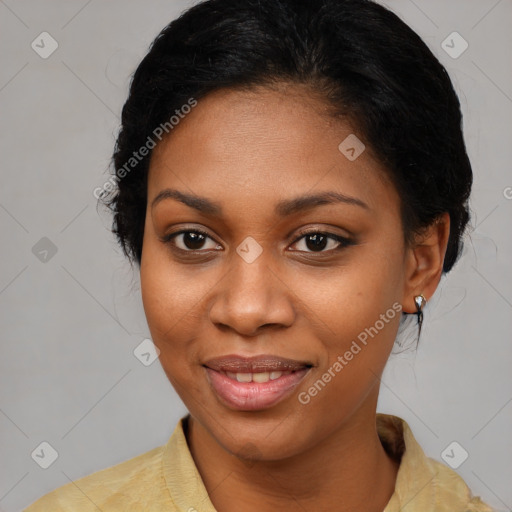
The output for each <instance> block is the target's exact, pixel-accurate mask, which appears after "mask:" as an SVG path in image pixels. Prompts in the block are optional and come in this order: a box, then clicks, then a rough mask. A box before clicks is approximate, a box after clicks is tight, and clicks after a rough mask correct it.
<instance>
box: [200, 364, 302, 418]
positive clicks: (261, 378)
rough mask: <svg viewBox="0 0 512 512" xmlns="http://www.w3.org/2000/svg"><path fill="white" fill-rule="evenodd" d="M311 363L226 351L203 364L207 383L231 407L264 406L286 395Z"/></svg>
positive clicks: (256, 408) (246, 409)
mask: <svg viewBox="0 0 512 512" xmlns="http://www.w3.org/2000/svg"><path fill="white" fill-rule="evenodd" d="M311 366H312V364H311V363H310V362H307V361H297V360H294V359H287V358H282V357H277V356H272V355H260V356H254V357H241V356H236V355H228V356H223V357H218V358H215V359H210V360H209V361H207V362H206V363H205V364H204V367H205V368H206V372H207V375H208V380H209V382H210V385H211V387H212V389H213V391H214V393H215V394H216V395H217V397H218V398H219V399H220V401H221V402H223V403H224V405H227V406H228V407H229V408H231V409H235V410H243V411H255V410H262V409H267V408H269V407H272V406H274V405H276V404H277V403H279V402H281V401H282V400H284V399H285V398H287V397H288V396H289V395H290V394H291V393H292V392H293V390H294V389H295V388H296V387H297V386H298V385H299V383H300V382H301V381H302V379H303V378H304V377H305V375H306V374H307V373H308V371H309V369H310V368H311Z"/></svg>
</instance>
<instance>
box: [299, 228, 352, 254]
mask: <svg viewBox="0 0 512 512" xmlns="http://www.w3.org/2000/svg"><path fill="white" fill-rule="evenodd" d="M302 241H303V242H304V245H305V247H306V248H307V249H309V250H304V249H298V250H299V251H302V252H330V251H338V250H341V249H343V248H345V247H348V246H349V245H352V244H353V242H352V240H350V239H349V238H346V237H344V236H341V235H336V234H334V233H326V232H324V231H318V230H317V231H308V232H305V233H304V232H303V233H301V236H300V237H299V238H298V239H297V240H295V242H293V244H292V245H295V244H297V243H298V242H302ZM329 245H330V247H329ZM333 246H334V247H333ZM326 247H329V249H328V250H324V249H325V248H326Z"/></svg>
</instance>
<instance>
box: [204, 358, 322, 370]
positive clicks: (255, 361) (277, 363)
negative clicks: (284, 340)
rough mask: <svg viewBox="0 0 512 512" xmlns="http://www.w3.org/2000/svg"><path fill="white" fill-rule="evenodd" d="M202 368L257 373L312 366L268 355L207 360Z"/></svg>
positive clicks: (303, 362)
mask: <svg viewBox="0 0 512 512" xmlns="http://www.w3.org/2000/svg"><path fill="white" fill-rule="evenodd" d="M204 366H206V367H208V368H211V369H212V370H216V371H219V372H233V373H259V372H272V371H274V372H278V371H282V372H286V371H292V372H293V371H296V370H302V369H304V368H309V367H311V366H313V365H312V364H311V363H309V362H307V361H297V360H295V359H287V358H285V357H278V356H273V355H269V354H262V355H258V356H252V357H243V356H237V355H226V356H221V357H215V358H213V359H209V360H208V361H207V362H206V363H204Z"/></svg>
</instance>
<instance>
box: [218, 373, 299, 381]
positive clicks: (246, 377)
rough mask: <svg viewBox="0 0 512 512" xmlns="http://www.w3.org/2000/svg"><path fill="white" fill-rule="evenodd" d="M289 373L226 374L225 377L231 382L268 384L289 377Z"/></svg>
mask: <svg viewBox="0 0 512 512" xmlns="http://www.w3.org/2000/svg"><path fill="white" fill-rule="evenodd" d="M290 373H292V372H291V371H287V372H281V371H274V372H258V373H233V372H226V375H227V376H228V377H229V378H230V379H233V380H236V381H238V382H259V383H263V382H268V381H269V380H276V379H279V377H281V376H283V375H290Z"/></svg>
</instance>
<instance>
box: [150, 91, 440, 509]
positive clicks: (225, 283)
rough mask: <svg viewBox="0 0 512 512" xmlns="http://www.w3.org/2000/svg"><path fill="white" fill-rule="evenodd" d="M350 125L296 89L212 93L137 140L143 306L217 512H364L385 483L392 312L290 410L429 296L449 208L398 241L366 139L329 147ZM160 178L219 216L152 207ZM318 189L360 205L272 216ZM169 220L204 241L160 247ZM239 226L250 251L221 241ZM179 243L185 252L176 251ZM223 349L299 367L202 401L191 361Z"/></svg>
mask: <svg viewBox="0 0 512 512" xmlns="http://www.w3.org/2000/svg"><path fill="white" fill-rule="evenodd" d="M351 133H354V129H353V128H352V127H351V126H350V125H349V124H348V122H346V121H341V120H339V119H334V118H333V117H332V116H329V114H328V110H327V107H326V105H324V104H323V103H322V102H321V101H320V100H319V99H316V98H315V97H314V96H313V94H312V93H311V91H308V90H306V89H305V88H303V87H299V86H295V85H283V86H282V87H280V88H278V89H276V88H274V89H272V90H270V89H264V88H257V89H254V90H252V91H234V90H222V91H218V92H215V93H213V94H210V95H209V96H207V97H206V98H204V99H202V100H201V101H200V102H199V104H198V106H197V107H195V108H194V109H193V111H192V112H191V113H190V114H189V115H188V116H187V117H186V118H185V119H184V120H183V121H181V123H180V124H179V125H178V126H177V127H176V128H175V129H174V130H173V131H172V132H171V134H170V136H169V137H168V138H167V139H164V140H163V141H162V142H161V143H160V144H159V145H158V146H157V147H156V148H155V150H154V151H153V155H152V159H151V164H150V170H149V177H148V208H147V215H146V224H145V233H144V241H143V252H142V262H141V268H140V272H141V289H142V298H143V304H144V309H145V313H146V317H147V320H148V325H149V328H150V331H151V335H152V338H153V341H154V342H155V344H156V345H157V346H158V348H159V349H160V361H161V364H162V366H163V368H164V370H165V372H166V374H167V376H168V378H169V380H170V382H171V383H172V385H173V386H174V387H175V389H176V391H177V392H178V393H179V395H180V397H181V398H182V400H183V402H184V403H185V405H186V406H187V408H188V410H189V411H190V414H191V419H190V422H189V428H188V431H187V441H188V444H189V447H190V450H191V453H192V456H193V458H194V460H195V462H196V465H197V467H198V470H199V472H200V474H201V476H202V479H203V481H204V483H205V486H206V489H207V490H208V492H209V495H210V499H211V501H212V503H213V504H214V506H215V507H216V509H217V510H219V511H222V512H231V511H239V510H244V511H246V512H252V511H261V510H278V509H279V510H284V511H288V510H290V511H291V510H302V509H303V510H337V511H349V510H350V511H352V510H366V511H368V512H372V511H375V512H377V511H379V512H382V510H383V509H384V507H385V506H386V504H387V502H388V501H389V499H390V497H391V495H392V494H393V491H394V486H395V480H396V473H397V470H398V464H397V463H396V462H395V461H393V460H392V459H391V458H390V457H388V455H387V454H386V452H385V451H384V449H383V447H382V445H381V443H380V440H379V438H378V435H377V431H376V422H375V417H376V406H377V398H378V393H379V383H380V380H379V378H380V376H381V374H382V371H383V369H384V366H385V364H386V362H387V359H388V357H389V355H390V352H391V349H392V347H393V343H394V340H395V337H396V334H397V330H398V326H399V320H400V314H397V315H396V316H395V317H394V319H392V320H389V322H388V323H386V324H385V326H384V328H382V329H381V330H380V331H379V332H378V335H376V336H374V337H373V338H371V339H370V341H369V342H368V344H367V345H366V346H365V347H364V348H363V349H362V350H361V351H360V352H359V353H358V354H357V355H356V356H354V358H353V359H352V360H351V361H350V362H349V363H348V364H347V365H346V366H344V368H343V370H342V371H341V372H339V373H338V374H336V377H334V378H333V379H332V380H331V381H330V382H329V383H328V384H327V385H326V386H325V387H324V388H323V389H322V390H321V392H319V393H318V394H317V395H316V396H315V397H312V398H311V401H310V402H309V403H308V404H307V405H304V404H301V403H300V401H299V400H298V398H297V395H298V393H300V392H304V391H307V390H308V389H309V388H310V387H311V386H312V385H313V384H314V383H315V382H316V381H317V380H318V379H319V378H321V376H322V374H324V373H325V372H326V371H327V370H328V369H329V368H330V367H332V365H333V363H334V362H335V361H336V360H337V357H338V356H340V355H343V354H344V353H345V352H346V351H347V350H348V349H349V348H350V346H351V343H352V341H353V340H355V339H357V336H358V334H359V333H361V332H362V331H364V329H365V328H367V327H370V326H373V325H374V324H375V322H376V321H377V320H378V319H379V318H380V315H381V314H385V313H386V311H387V310H389V309H390V308H391V307H392V305H393V304H394V303H398V304H400V305H402V307H403V310H404V311H405V312H414V311H415V307H414V302H413V301H414V296H415V295H418V294H419V293H423V295H424V296H425V297H426V298H427V300H428V299H429V298H430V297H431V296H432V294H433V293H434V291H435V289H436V287H437V285H438V283H439V280H440V277H441V272H442V264H443V259H444V254H445V251H446V243H447V237H448V233H449V217H448V215H447V214H445V215H443V216H442V217H440V219H439V222H437V223H435V224H434V225H433V226H431V227H430V228H429V229H428V230H427V231H426V232H425V233H423V234H422V236H421V237H418V238H417V240H416V242H415V243H414V244H413V245H410V246H409V245H406V244H405V242H404V236H403V230H402V223H401V218H400V198H399V196H398V194H397V191H396V189H395V187H394V186H393V185H392V183H391V182H390V181H389V179H388V178H387V176H386V174H385V172H384V169H383V168H382V167H381V165H380V164H379V162H378V161H376V160H375V159H374V158H373V157H372V154H371V149H370V148H369V147H368V146H367V149H366V150H365V151H364V152H363V153H362V154H361V156H359V158H357V159H356V160H355V161H353V162H351V161H349V160H348V159H347V158H346V157H345V156H344V155H343V154H342V153H341V152H340V151H339V150H338V145H339V144H340V142H341V141H343V140H344V139H345V138H346V137H347V136H348V135H349V134H351ZM167 188H170V189H177V190H179V191H181V192H183V193H189V194H195V195H198V196H202V197H205V198H208V199H209V200H211V201H214V202H216V203H218V204H219V205H220V206H221V208H222V214H221V215H220V216H212V215H210V214H207V213H203V212H199V211H197V210H196V209H194V208H191V207H190V206H187V205H185V204H183V203H182V202H180V201H178V200H176V199H172V198H169V199H165V200H162V201H160V202H159V203H158V204H157V205H156V206H155V207H154V208H152V201H153V199H154V198H155V197H156V196H157V194H159V192H161V191H162V190H163V189H167ZM324 191H333V192H337V193H341V194H344V195H346V196H351V197H354V198H357V199H359V200H360V201H363V202H364V203H365V204H366V205H367V207H361V206H358V205H355V204H345V203H333V204H328V205H320V206H316V207H312V208H309V209H307V210H303V211H298V212H295V213H294V214H292V215H288V216H285V217H281V216H279V215H277V214H276V213H275V212H274V208H275V206H276V204H277V203H278V202H279V201H282V200H285V199H291V198H295V197H297V196H301V195H304V194H313V193H318V192H324ZM184 228H186V229H189V230H190V231H193V229H194V228H196V229H197V228H199V229H201V230H203V231H206V232H207V233H208V236H209V237H211V238H206V239H205V240H204V242H203V244H202V245H201V244H198V245H197V246H193V245H192V246H190V239H189V238H188V239H185V238H184V236H183V235H178V236H177V237H175V238H174V239H172V240H170V241H167V242H166V243H164V242H163V241H162V238H163V237H164V236H165V235H167V234H169V233H174V232H176V231H179V230H180V229H184ZM304 228H308V229H309V228H315V229H316V230H317V231H320V232H328V233H333V234H335V235H341V236H344V237H347V238H349V239H350V240H352V241H353V244H352V245H347V246H343V245H341V244H340V243H339V242H337V241H336V240H334V239H328V240H329V241H328V242H327V245H326V246H325V247H324V248H323V249H320V251H321V252H318V251H315V247H314V245H312V244H311V243H310V244H309V245H308V244H307V241H308V237H304V236H302V235H301V233H300V230H301V229H304ZM247 236H251V237H252V238H254V239H255V240H256V241H257V243H258V244H259V245H260V247H261V248H262V253H261V254H260V256H259V257H258V258H257V259H256V260H255V261H253V262H252V263H247V262H246V261H244V259H242V258H241V257H240V256H239V254H238V253H237V252H236V248H237V247H238V246H239V245H240V244H241V243H242V241H243V240H244V239H245V238H246V237H247ZM185 243H188V245H185ZM173 244H174V245H173ZM176 247H178V248H181V249H183V250H182V251H181V252H180V251H179V250H178V249H176ZM191 248H192V249H193V248H196V250H197V251H198V252H199V254H196V255H195V256H194V255H192V253H191V252H185V251H186V250H187V249H188V250H189V251H191ZM201 251H202V252H201ZM226 354H238V355H242V356H253V355H257V354H273V355H277V356H281V357H286V358H290V359H298V360H301V361H310V362H311V363H312V365H313V367H312V368H311V369H310V371H309V372H308V374H307V375H306V376H305V378H304V379H303V380H302V382H301V383H300V384H299V387H298V388H297V390H296V392H294V393H293V394H292V395H291V396H289V397H288V398H286V399H285V400H284V401H282V402H281V403H279V404H277V405H275V406H273V407H270V408H268V409H265V410H259V411H250V412H248V411H237V410H233V409H232V408H230V407H227V406H226V405H224V404H223V403H222V402H221V401H220V400H219V399H218V398H217V396H216V394H215V393H214V391H213V390H212V388H211V386H210V384H209V381H208V378H207V375H206V371H205V368H204V367H203V364H204V363H205V362H206V361H207V360H208V359H211V358H213V357H218V356H222V355H226Z"/></svg>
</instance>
